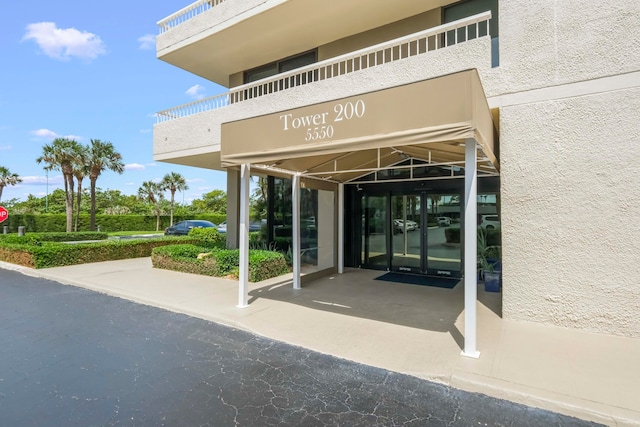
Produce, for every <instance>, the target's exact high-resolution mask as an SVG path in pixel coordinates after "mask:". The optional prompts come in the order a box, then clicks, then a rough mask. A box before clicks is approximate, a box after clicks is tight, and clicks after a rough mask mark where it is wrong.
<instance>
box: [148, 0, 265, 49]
mask: <svg viewBox="0 0 640 427" xmlns="http://www.w3.org/2000/svg"><path fill="white" fill-rule="evenodd" d="M268 1H269V0H242V1H226V2H224V3H221V4H220V5H219V6H214V7H212V8H211V9H209V10H207V11H206V12H204V13H202V14H200V15H197V16H195V17H193V18H191V19H190V20H189V24H188V25H178V26H176V27H175V28H172V29H171V31H167V32H165V33H162V34H159V35H158V36H157V37H156V51H157V52H158V56H161V55H162V54H163V53H165V52H166V51H167V50H169V49H173V48H175V47H176V46H178V45H183V44H184V43H185V41H193V39H192V37H199V36H200V37H202V36H204V35H205V34H209V33H211V32H214V31H218V30H219V29H220V28H221V27H226V26H229V25H233V24H234V23H235V22H237V21H238V20H239V19H240V17H241V16H242V15H243V14H244V13H245V12H247V11H250V10H252V9H254V8H256V7H258V6H260V5H263V4H265V3H268ZM272 3H277V2H274V1H272Z"/></svg>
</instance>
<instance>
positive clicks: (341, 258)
mask: <svg viewBox="0 0 640 427" xmlns="http://www.w3.org/2000/svg"><path fill="white" fill-rule="evenodd" d="M342 273H344V184H342V183H340V184H338V274H342Z"/></svg>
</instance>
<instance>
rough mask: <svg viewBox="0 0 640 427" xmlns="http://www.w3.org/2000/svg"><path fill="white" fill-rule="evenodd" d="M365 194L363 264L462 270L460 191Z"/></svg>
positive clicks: (455, 273)
mask: <svg viewBox="0 0 640 427" xmlns="http://www.w3.org/2000/svg"><path fill="white" fill-rule="evenodd" d="M360 194H361V197H360V203H361V210H362V215H361V266H362V267H364V268H372V269H380V270H389V271H399V272H407V273H414V274H425V275H439V276H451V277H461V276H462V248H461V245H460V234H461V230H460V225H461V223H460V194H458V193H435V192H427V191H420V192H416V191H412V192H406V191H405V192H402V191H398V192H396V191H389V192H386V193H384V194H379V193H378V194H375V193H371V194H370V193H368V192H365V191H363V192H361V193H360Z"/></svg>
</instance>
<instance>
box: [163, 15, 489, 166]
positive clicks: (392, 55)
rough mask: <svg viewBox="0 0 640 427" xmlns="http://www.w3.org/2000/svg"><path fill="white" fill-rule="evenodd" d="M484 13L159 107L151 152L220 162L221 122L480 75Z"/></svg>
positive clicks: (485, 56)
mask: <svg viewBox="0 0 640 427" xmlns="http://www.w3.org/2000/svg"><path fill="white" fill-rule="evenodd" d="M490 19H491V13H490V12H484V13H481V14H478V15H474V16H471V17H468V18H465V19H461V20H458V21H455V22H452V23H449V24H445V25H440V26H437V27H434V28H430V29H428V30H425V31H421V32H419V33H415V34H411V35H409V36H405V37H402V38H398V39H394V40H391V41H388V42H385V43H381V44H378V45H375V46H371V47H368V48H365V49H361V50H357V51H354V52H350V53H348V54H345V55H341V56H338V57H334V58H331V59H328V60H325V61H321V62H317V63H315V64H311V65H309V66H305V67H302V68H298V69H295V70H292V71H290V72H287V73H282V74H278V75H276V76H273V77H269V78H266V79H263V80H259V81H257V82H253V83H250V84H245V85H242V86H238V87H235V88H233V89H231V90H230V91H228V92H226V93H224V94H220V95H217V96H213V97H210V98H206V99H202V100H199V101H194V102H191V103H188V104H184V105H180V106H177V107H173V108H170V109H167V110H164V111H161V112H159V113H157V123H156V125H155V127H154V157H155V158H156V160H160V161H169V162H175V163H179V164H185V165H192V166H198V167H207V168H219V165H218V164H219V150H220V125H221V124H222V123H225V122H229V121H235V120H241V119H245V118H249V117H254V116H259V115H263V114H269V113H273V112H276V111H282V110H286V109H291V108H298V107H301V106H305V105H311V104H314V103H319V102H324V101H328V100H333V99H339V98H342V97H347V96H352V95H356V94H359V93H366V92H370V91H375V90H379V89H382V88H386V87H393V86H399V85H403V84H409V83H413V82H416V81H419V80H425V79H429V78H433V77H438V76H442V75H446V74H449V73H453V72H456V71H462V70H466V69H471V68H476V69H478V70H479V71H480V73H481V75H482V73H483V70H485V71H487V70H490V68H491V40H490V37H489V36H488V35H487V27H488V23H489V20H490ZM390 108H392V107H391V106H390Z"/></svg>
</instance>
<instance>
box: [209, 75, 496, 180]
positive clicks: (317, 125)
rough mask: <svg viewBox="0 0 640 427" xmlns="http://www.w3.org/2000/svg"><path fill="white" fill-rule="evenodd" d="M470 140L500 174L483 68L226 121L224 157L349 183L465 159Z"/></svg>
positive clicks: (228, 162)
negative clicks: (412, 163)
mask: <svg viewBox="0 0 640 427" xmlns="http://www.w3.org/2000/svg"><path fill="white" fill-rule="evenodd" d="M469 139H473V140H475V141H476V142H477V147H478V149H479V155H478V161H479V163H478V172H480V173H483V172H488V173H497V171H498V168H499V166H498V161H497V159H496V156H495V154H494V153H495V150H494V127H493V121H492V117H491V112H490V111H489V108H488V105H487V102H486V98H485V95H484V91H483V89H482V84H481V83H480V79H479V77H478V73H477V71H476V70H468V71H463V72H459V73H455V74H450V75H447V76H443V77H438V78H435V79H430V80H424V81H421V82H417V83H412V84H409V85H405V86H399V87H394V88H390V89H384V90H380V91H377V92H371V93H367V94H364V95H358V96H354V97H349V98H343V99H340V100H335V101H330V102H325V103H321V104H316V105H311V106H308V107H303V108H298V109H294V110H288V111H283V112H279V113H274V114H269V115H265V116H261V117H255V118H251V119H246V120H240V121H236V122H231V123H225V124H223V125H222V138H221V161H222V165H223V166H225V167H229V166H235V165H240V164H252V165H253V166H259V167H261V168H267V169H268V168H274V169H277V170H281V171H282V170H284V171H289V172H291V173H300V174H302V175H303V176H305V175H306V176H318V177H321V178H323V179H327V180H330V181H334V182H347V181H350V180H353V179H355V178H357V177H359V176H362V175H363V174H364V173H365V172H366V171H371V170H376V169H384V168H385V167H389V166H391V165H394V164H397V163H399V162H401V161H403V160H405V159H407V158H416V159H420V160H423V161H427V162H428V163H431V164H434V165H436V164H460V165H462V164H463V163H464V159H465V149H464V144H465V141H467V140H469Z"/></svg>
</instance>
